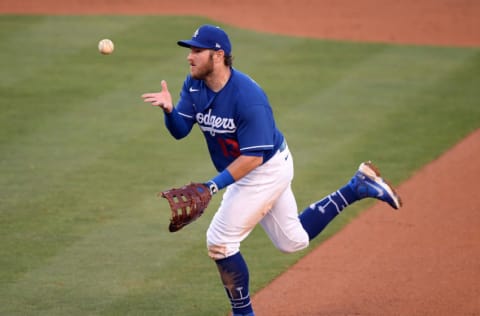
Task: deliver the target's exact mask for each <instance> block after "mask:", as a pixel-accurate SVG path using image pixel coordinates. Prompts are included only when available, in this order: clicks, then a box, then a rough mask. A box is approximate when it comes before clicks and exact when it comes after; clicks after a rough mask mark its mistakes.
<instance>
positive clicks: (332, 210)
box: [299, 184, 358, 240]
mask: <svg viewBox="0 0 480 316" xmlns="http://www.w3.org/2000/svg"><path fill="white" fill-rule="evenodd" d="M357 200H358V197H357V195H356V194H355V192H353V191H352V189H351V188H350V186H349V185H348V184H347V185H345V186H344V187H342V188H341V189H339V190H338V191H336V192H333V193H332V194H330V195H328V196H326V197H324V198H323V199H322V200H320V201H318V202H315V203H313V204H311V205H310V206H309V207H308V208H306V209H305V210H304V211H303V212H302V213H301V214H300V215H299V218H300V222H301V223H302V226H303V228H304V229H305V231H306V232H307V233H308V237H309V238H310V240H312V239H313V238H315V237H317V236H318V234H320V232H321V231H322V230H323V229H324V228H325V227H326V226H327V225H328V223H330V222H331V221H332V220H333V219H334V218H335V217H336V216H337V215H338V214H340V212H341V211H342V210H343V209H344V208H345V207H347V206H348V205H350V204H352V203H353V202H355V201H357Z"/></svg>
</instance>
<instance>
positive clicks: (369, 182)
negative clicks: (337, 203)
mask: <svg viewBox="0 0 480 316" xmlns="http://www.w3.org/2000/svg"><path fill="white" fill-rule="evenodd" d="M348 184H349V186H350V188H351V189H352V190H353V191H354V192H355V193H356V194H357V195H358V197H359V198H360V199H363V198H367V197H371V198H374V199H378V200H381V201H384V202H387V203H388V204H390V206H391V207H393V208H394V209H396V210H398V209H399V208H400V207H401V206H402V200H401V199H400V197H399V196H398V195H397V193H396V192H395V190H394V189H393V187H392V186H391V185H390V184H389V183H388V182H387V181H385V180H384V179H382V177H380V171H379V170H378V168H377V167H375V166H374V165H373V164H372V162H371V161H368V162H362V163H361V164H360V167H358V171H357V172H356V173H355V175H354V176H353V178H352V180H350V182H349V183H348Z"/></svg>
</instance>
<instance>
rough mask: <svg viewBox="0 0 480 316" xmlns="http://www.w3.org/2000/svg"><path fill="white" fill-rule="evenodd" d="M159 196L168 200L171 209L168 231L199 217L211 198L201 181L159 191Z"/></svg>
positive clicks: (177, 228)
mask: <svg viewBox="0 0 480 316" xmlns="http://www.w3.org/2000/svg"><path fill="white" fill-rule="evenodd" d="M161 196H162V197H164V198H166V199H167V200H168V203H169V204H170V209H171V211H172V218H171V219H170V226H169V227H168V230H169V231H170V232H172V233H173V232H176V231H178V230H180V229H182V228H183V227H184V226H186V225H188V224H190V223H191V222H193V221H195V220H196V219H197V218H199V217H200V216H201V215H202V214H203V212H204V211H205V209H206V208H207V206H208V203H209V202H210V200H211V199H212V194H211V193H210V190H209V188H208V187H207V186H205V185H204V184H202V183H190V184H187V185H185V186H183V187H181V188H178V189H175V188H174V189H170V190H167V191H163V192H161Z"/></svg>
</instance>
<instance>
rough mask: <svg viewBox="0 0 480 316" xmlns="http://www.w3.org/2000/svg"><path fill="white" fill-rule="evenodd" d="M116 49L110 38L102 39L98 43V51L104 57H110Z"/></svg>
mask: <svg viewBox="0 0 480 316" xmlns="http://www.w3.org/2000/svg"><path fill="white" fill-rule="evenodd" d="M114 48H115V47H114V45H113V42H112V41H111V40H109V39H108V38H106V39H102V40H101V41H100V42H98V50H99V51H100V53H102V54H103V55H110V54H111V53H113V49H114Z"/></svg>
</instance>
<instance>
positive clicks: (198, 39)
mask: <svg viewBox="0 0 480 316" xmlns="http://www.w3.org/2000/svg"><path fill="white" fill-rule="evenodd" d="M177 44H178V45H180V46H182V47H188V48H191V47H198V48H207V49H213V50H223V51H224V52H225V55H227V56H230V53H231V52H232V45H231V44H230V40H229V38H228V35H227V33H225V31H224V30H222V29H221V28H220V27H218V26H214V25H208V24H206V25H202V26H200V27H199V28H198V29H197V30H196V31H195V33H193V36H192V39H191V40H183V41H178V42H177Z"/></svg>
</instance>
